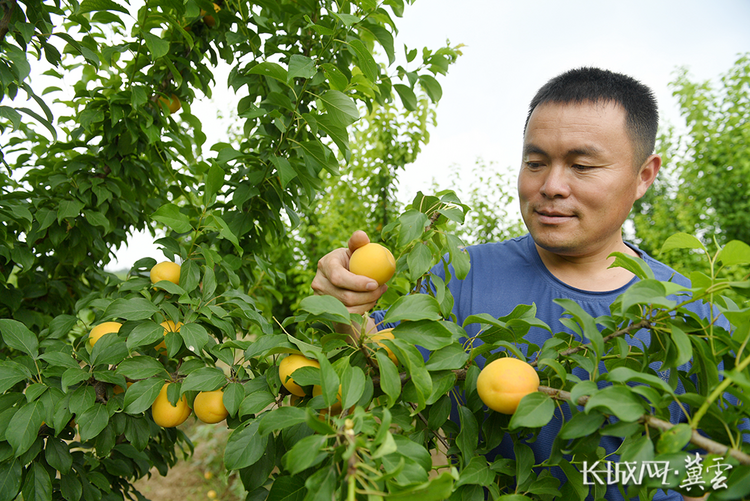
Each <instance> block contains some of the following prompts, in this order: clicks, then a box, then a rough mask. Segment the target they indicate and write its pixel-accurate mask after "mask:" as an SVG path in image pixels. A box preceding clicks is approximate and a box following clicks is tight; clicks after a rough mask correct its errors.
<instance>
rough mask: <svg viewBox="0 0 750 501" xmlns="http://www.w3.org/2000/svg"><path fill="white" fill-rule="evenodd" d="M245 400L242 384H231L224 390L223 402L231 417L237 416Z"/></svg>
mask: <svg viewBox="0 0 750 501" xmlns="http://www.w3.org/2000/svg"><path fill="white" fill-rule="evenodd" d="M244 398H245V389H244V388H243V386H242V384H241V383H229V384H228V385H227V386H226V388H224V397H223V398H222V401H223V403H224V408H225V409H226V410H227V412H229V415H230V416H234V415H235V414H237V411H238V410H239V409H240V404H242V400H243V399H244Z"/></svg>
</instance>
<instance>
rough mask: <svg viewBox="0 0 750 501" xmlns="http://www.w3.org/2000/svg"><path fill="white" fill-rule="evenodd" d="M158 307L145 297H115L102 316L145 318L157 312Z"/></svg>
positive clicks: (130, 318)
mask: <svg viewBox="0 0 750 501" xmlns="http://www.w3.org/2000/svg"><path fill="white" fill-rule="evenodd" d="M158 311H159V308H158V307H157V306H156V305H155V304H154V303H152V302H151V301H149V300H148V299H146V298H142V297H134V298H132V299H115V300H114V301H112V304H110V305H109V307H107V309H106V310H105V312H104V318H106V319H109V318H123V319H125V320H145V319H147V318H150V317H151V316H152V315H154V314H155V313H157V312H158Z"/></svg>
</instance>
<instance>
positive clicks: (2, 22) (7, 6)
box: [0, 0, 18, 41]
mask: <svg viewBox="0 0 750 501" xmlns="http://www.w3.org/2000/svg"><path fill="white" fill-rule="evenodd" d="M2 6H3V11H4V12H3V18H2V19H0V41H2V40H3V39H5V35H7V34H8V27H9V26H10V18H11V16H12V15H13V11H14V10H16V7H17V6H18V2H17V1H16V0H10V1H6V2H2Z"/></svg>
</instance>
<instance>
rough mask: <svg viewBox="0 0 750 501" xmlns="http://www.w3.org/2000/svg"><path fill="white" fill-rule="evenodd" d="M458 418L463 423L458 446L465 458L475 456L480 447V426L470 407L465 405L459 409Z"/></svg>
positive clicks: (458, 437)
mask: <svg viewBox="0 0 750 501" xmlns="http://www.w3.org/2000/svg"><path fill="white" fill-rule="evenodd" d="M458 416H459V419H460V422H461V431H460V432H459V433H458V436H457V437H456V445H458V448H459V450H460V451H461V454H462V455H463V457H464V458H470V457H472V456H474V451H476V449H477V446H478V445H479V426H478V425H477V420H476V418H475V417H474V414H473V413H472V412H471V410H470V409H469V408H468V407H464V406H463V405H462V406H460V407H459V408H458Z"/></svg>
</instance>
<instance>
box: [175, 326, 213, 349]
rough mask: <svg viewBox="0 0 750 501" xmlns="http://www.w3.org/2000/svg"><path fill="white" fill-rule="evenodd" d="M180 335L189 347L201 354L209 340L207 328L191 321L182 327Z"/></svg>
mask: <svg viewBox="0 0 750 501" xmlns="http://www.w3.org/2000/svg"><path fill="white" fill-rule="evenodd" d="M180 337H182V340H183V341H184V342H185V346H186V347H187V349H188V350H190V351H192V352H193V353H197V354H200V352H201V350H203V347H204V346H206V343H208V340H209V335H208V331H206V328H205V327H203V326H202V325H201V324H198V323H195V322H190V323H187V324H185V325H183V326H182V327H180Z"/></svg>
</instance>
